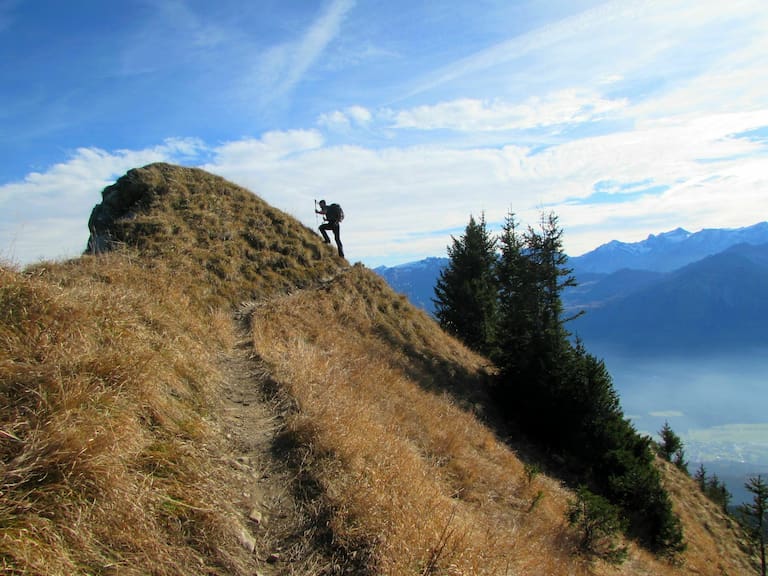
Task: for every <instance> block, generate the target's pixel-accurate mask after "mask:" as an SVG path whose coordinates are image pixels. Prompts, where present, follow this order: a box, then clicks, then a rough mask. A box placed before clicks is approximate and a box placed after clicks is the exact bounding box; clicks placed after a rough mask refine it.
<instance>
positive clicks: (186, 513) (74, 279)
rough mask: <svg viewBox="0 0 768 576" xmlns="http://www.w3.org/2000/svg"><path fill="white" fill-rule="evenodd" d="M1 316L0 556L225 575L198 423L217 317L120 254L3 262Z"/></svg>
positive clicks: (209, 386) (2, 561)
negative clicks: (48, 265) (15, 266)
mask: <svg viewBox="0 0 768 576" xmlns="http://www.w3.org/2000/svg"><path fill="white" fill-rule="evenodd" d="M54 268H55V267H54ZM57 275H61V279H62V281H60V282H58V281H56V280H54V279H53V277H55V276H57ZM148 294H152V297H148ZM0 315H1V317H0V320H1V322H0V341H2V342H3V350H2V355H0V406H1V407H2V408H0V422H2V425H1V427H0V436H1V437H0V450H1V452H0V454H1V455H2V469H0V471H1V472H2V487H1V488H0V490H2V494H1V498H0V519H1V521H0V527H1V532H0V566H2V567H3V569H4V570H5V571H6V572H8V573H28V574H76V573H80V571H81V570H85V571H89V568H88V567H91V569H95V568H97V567H98V569H99V570H100V571H101V573H120V574H132V573H135V574H146V573H148V572H147V570H148V567H152V573H155V574H185V573H199V570H200V568H201V566H203V565H205V564H206V563H210V562H213V564H214V565H218V566H221V567H226V568H227V570H231V571H232V572H231V573H237V562H236V561H235V560H233V558H235V557H236V556H237V553H238V551H237V550H236V549H235V548H234V547H233V546H232V545H231V543H230V538H229V537H228V535H227V534H225V533H224V531H225V530H224V528H223V527H226V526H227V524H228V522H227V521H226V519H225V517H226V516H227V514H228V513H229V512H228V509H229V508H231V507H230V506H228V505H227V503H226V501H221V500H219V496H218V495H219V494H220V493H221V491H220V490H218V489H217V486H216V485H215V484H214V483H213V478H212V477H211V474H210V473H209V472H210V471H211V465H210V463H209V460H210V459H211V454H210V453H209V452H210V450H212V449H214V448H213V447H215V444H216V441H215V438H213V439H212V429H211V427H210V426H209V425H208V423H207V420H208V418H209V416H210V415H211V414H212V413H213V412H214V411H215V410H216V402H215V393H214V391H215V389H216V382H217V378H218V377H219V376H218V374H217V371H216V370H217V369H216V362H215V360H216V358H215V356H214V355H215V354H216V351H217V350H219V349H221V347H222V346H226V345H227V344H228V342H229V340H228V338H230V336H229V332H228V331H229V330H231V323H230V320H229V317H228V315H227V316H224V315H222V314H220V313H211V314H208V315H201V314H199V313H197V312H193V308H192V307H191V304H190V300H189V299H188V298H187V297H186V296H185V295H184V294H182V293H181V292H180V291H179V290H178V289H177V288H176V284H175V282H174V277H173V276H172V275H169V274H159V273H158V270H157V269H154V270H144V269H142V268H141V267H139V266H136V265H135V264H133V263H131V262H130V260H126V259H124V258H122V257H120V256H114V257H113V256H109V257H104V258H102V259H98V260H94V259H86V260H84V261H83V262H81V265H80V266H79V267H78V268H77V269H76V268H75V267H74V266H72V265H67V266H63V267H61V268H59V269H58V270H57V271H56V272H48V273H42V272H38V273H36V274H21V273H17V272H13V271H9V270H0ZM235 541H236V540H235V539H234V538H231V542H235ZM216 549H219V550H220V551H219V552H216V553H214V554H211V550H216Z"/></svg>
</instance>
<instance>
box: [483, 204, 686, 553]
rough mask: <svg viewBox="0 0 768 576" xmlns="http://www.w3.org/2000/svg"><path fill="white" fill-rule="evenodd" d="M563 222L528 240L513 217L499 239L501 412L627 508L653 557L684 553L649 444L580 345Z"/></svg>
mask: <svg viewBox="0 0 768 576" xmlns="http://www.w3.org/2000/svg"><path fill="white" fill-rule="evenodd" d="M562 236H563V231H562V229H561V228H560V226H559V224H558V219H557V217H556V216H555V215H554V214H549V215H546V216H544V217H542V220H541V229H540V231H536V230H533V229H532V228H528V231H527V232H526V233H525V234H523V235H520V234H519V233H518V231H517V224H516V222H515V220H514V215H510V216H508V218H507V221H506V223H505V226H504V228H503V230H502V234H501V237H500V239H499V240H500V248H501V255H500V258H499V261H498V267H497V278H498V282H499V312H500V313H499V329H498V338H497V340H498V343H499V350H498V352H497V354H496V356H495V358H496V361H497V363H498V365H499V368H500V381H499V384H498V386H497V392H498V394H499V399H500V404H501V406H502V407H503V409H504V410H505V411H506V413H507V415H508V416H509V417H510V418H511V419H512V420H514V421H515V423H516V424H517V425H519V426H521V427H522V428H523V429H524V430H525V431H526V432H528V434H529V435H530V438H532V439H534V440H535V441H536V442H537V443H539V444H540V445H543V447H545V448H546V449H547V450H548V451H549V452H551V453H555V454H558V456H559V457H560V460H561V462H563V463H564V464H565V466H566V467H567V469H568V473H569V475H571V476H572V477H575V478H578V479H579V481H580V482H583V483H584V484H585V485H586V486H587V487H589V489H590V490H594V491H595V493H597V494H600V495H601V496H604V497H605V498H607V499H608V500H609V501H610V502H612V503H613V504H615V505H618V506H620V507H621V508H622V510H623V511H624V513H625V514H626V516H627V518H628V519H629V524H630V526H629V531H630V533H632V534H633V535H634V536H635V537H637V538H638V539H639V540H641V541H643V542H644V543H645V544H646V545H647V546H649V547H650V548H651V549H653V550H656V551H658V552H661V553H664V554H671V555H674V554H675V553H678V552H680V551H681V550H682V549H683V548H684V547H685V545H684V543H683V536H682V528H681V524H680V520H679V519H678V518H677V517H676V516H675V515H674V514H673V513H672V506H671V502H670V500H669V496H668V495H667V493H666V492H665V491H664V489H663V487H662V486H661V477H660V474H659V472H658V470H656V468H655V467H654V465H653V454H652V452H651V450H650V439H649V438H644V437H641V436H640V435H639V434H638V433H637V432H636V431H635V429H634V428H633V427H632V425H631V423H630V422H629V421H628V420H627V419H626V418H625V417H624V414H623V412H622V410H621V406H620V402H619V397H618V394H617V393H616V391H615V389H614V387H613V382H612V379H611V377H610V374H609V373H608V370H607V369H606V367H605V364H604V363H603V362H602V361H601V360H598V359H597V358H595V357H594V356H592V355H591V354H589V353H588V352H587V351H586V349H585V348H584V346H583V344H582V343H581V342H579V341H578V340H577V341H576V343H575V344H573V343H571V340H570V338H569V337H570V334H569V332H568V331H567V330H566V328H565V325H566V323H567V322H568V321H569V320H570V319H571V318H567V317H565V312H564V307H563V304H562V293H563V291H564V290H565V289H566V288H568V287H570V286H575V284H576V281H575V279H574V277H573V276H572V271H571V270H570V269H569V268H568V266H567V256H566V255H565V253H564V251H563V240H562Z"/></svg>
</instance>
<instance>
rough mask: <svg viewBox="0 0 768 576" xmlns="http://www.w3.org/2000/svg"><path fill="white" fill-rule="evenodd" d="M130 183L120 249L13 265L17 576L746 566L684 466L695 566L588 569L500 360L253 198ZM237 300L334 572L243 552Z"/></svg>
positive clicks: (8, 377)
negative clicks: (231, 367) (236, 452)
mask: <svg viewBox="0 0 768 576" xmlns="http://www.w3.org/2000/svg"><path fill="white" fill-rule="evenodd" d="M123 184H124V185H127V186H129V187H130V189H131V190H133V191H134V192H136V191H138V192H140V193H141V194H143V196H142V197H143V198H144V201H143V204H142V206H143V208H142V209H141V210H138V211H137V212H136V213H135V214H133V215H132V217H131V218H130V219H128V220H125V221H123V222H121V223H120V225H119V226H120V230H119V231H118V232H119V234H116V236H117V237H118V239H119V240H120V241H121V242H124V243H125V244H126V247H125V249H124V250H122V251H120V252H118V253H115V254H110V255H104V256H99V257H83V258H81V259H78V260H74V261H71V262H65V263H59V264H51V263H49V264H42V265H39V266H36V267H34V268H32V269H29V270H26V271H24V272H21V271H18V270H15V269H13V268H11V267H9V266H6V267H0V343H2V347H0V571H2V572H3V573H8V574H53V575H58V574H62V575H64V574H121V575H122V574H129V575H130V574H137V575H138V574H156V575H165V574H168V575H170V574H174V575H175V574H179V575H184V574H222V575H223V574H230V575H240V574H253V573H254V571H255V570H256V567H258V570H259V573H264V574H298V575H301V576H304V575H308V574H320V573H322V574H340V573H343V572H344V570H351V571H352V573H357V574H386V575H390V576H400V575H419V574H421V575H427V574H441V575H449V574H467V575H469V574H494V575H507V574H509V575H513V574H514V575H525V576H529V575H534V576H535V575H553V576H554V575H557V576H560V575H564V574H569V575H571V574H572V575H582V574H583V575H590V574H595V575H608V574H646V575H661V576H663V575H667V574H669V575H673V574H674V575H677V574H681V575H682V574H712V575H722V574H730V575H732V576H734V575H737V574H738V575H742V574H745V575H746V574H749V573H750V572H749V570H750V568H751V566H750V565H749V563H748V560H747V558H746V556H745V555H744V554H743V553H742V552H741V551H740V550H739V548H738V538H737V536H738V533H737V531H736V530H735V528H734V527H733V526H729V524H731V523H730V521H729V520H728V519H727V518H724V517H722V515H719V514H718V513H717V511H715V510H713V508H712V507H711V506H708V504H707V503H706V501H704V499H703V498H700V497H699V496H697V495H696V494H695V489H694V488H693V487H692V483H691V482H690V481H689V479H686V478H682V477H680V475H679V474H677V473H676V471H675V470H670V469H666V470H665V477H666V478H667V482H668V483H669V486H670V491H671V493H672V495H673V497H674V499H675V502H676V506H677V508H678V509H679V511H680V513H681V516H682V518H683V520H684V522H685V534H686V537H687V541H688V546H689V551H688V552H687V553H686V554H685V555H684V557H683V558H682V563H681V564H680V565H678V566H671V565H669V564H666V563H664V562H662V561H659V560H658V559H656V558H653V557H652V556H651V555H649V554H648V553H647V552H645V551H643V550H640V549H638V548H637V547H636V546H634V545H632V544H631V543H630V555H629V559H628V560H627V562H626V563H625V564H624V565H623V566H620V567H612V566H609V565H607V564H604V563H600V562H594V563H593V562H590V561H589V559H586V558H583V557H582V556H580V555H579V554H578V553H577V549H576V548H577V542H578V538H577V535H576V534H574V533H573V532H572V529H571V528H569V527H568V526H567V525H566V521H565V511H566V508H567V505H568V502H569V500H570V499H571V498H572V497H573V494H572V493H571V492H570V491H569V490H567V489H566V488H564V487H563V486H562V485H561V484H560V483H559V482H557V481H556V480H554V479H552V478H549V477H547V476H545V475H544V474H538V475H535V474H531V469H530V468H529V469H526V467H525V464H524V463H523V461H521V459H520V458H518V457H517V455H516V454H515V453H514V451H513V450H511V449H510V448H509V446H508V445H507V444H506V443H504V442H502V441H500V439H499V438H497V436H496V434H495V433H494V432H493V431H492V430H491V429H490V428H489V427H488V426H487V425H485V424H484V422H483V420H484V419H485V418H492V416H493V410H492V406H490V404H489V400H488V398H487V395H486V389H487V388H486V386H487V384H488V381H489V379H490V378H491V377H492V374H491V372H492V369H491V367H489V366H488V362H487V360H486V359H484V358H482V357H480V356H477V355H475V354H473V353H472V352H470V351H469V350H467V349H466V348H464V347H463V346H461V345H460V344H459V343H458V342H457V341H456V340H454V339H452V338H450V337H449V336H447V335H446V334H444V333H443V332H442V331H440V330H439V328H438V327H437V326H436V324H435V323H434V322H433V321H432V320H431V319H430V318H428V317H427V316H426V315H425V314H424V313H422V312H420V311H417V310H416V309H414V307H413V306H411V305H410V304H409V303H408V302H407V301H406V300H405V298H403V297H402V296H398V295H396V294H394V293H393V292H392V291H391V290H390V289H389V288H388V286H387V285H386V284H385V282H384V281H383V280H381V279H380V278H379V277H378V276H376V275H375V274H374V273H372V272H371V271H369V270H366V269H365V268H363V267H362V266H354V267H352V268H343V267H342V265H343V261H341V260H340V259H338V258H337V257H336V256H335V255H334V254H333V250H332V249H331V248H329V247H327V246H323V245H322V244H321V242H320V240H319V238H318V237H317V236H316V235H315V234H313V233H312V232H311V231H309V230H307V229H306V228H304V227H302V226H301V225H300V224H298V222H296V221H295V220H293V219H292V218H290V217H289V216H287V215H285V214H283V213H281V212H279V211H277V210H274V209H273V208H271V207H269V206H267V205H266V204H265V203H264V202H263V201H261V200H260V199H258V198H257V197H255V196H253V195H252V194H250V193H249V192H247V191H245V190H242V189H240V188H238V187H236V186H233V185H231V184H229V183H227V182H225V181H224V180H222V179H220V178H217V177H214V176H211V175H207V174H205V173H203V172H201V171H199V170H187V169H182V168H178V167H172V166H168V165H153V166H149V167H146V168H143V169H140V170H138V171H136V172H135V173H134V174H133V176H132V177H131V179H130V182H128V183H127V184H126V183H125V182H124V183H123ZM242 300H253V302H254V303H253V305H252V314H251V333H252V336H251V337H252V340H253V347H254V352H255V356H257V357H258V359H259V360H258V361H259V362H261V363H262V364H263V369H264V370H265V371H268V376H269V378H270V379H271V380H272V381H274V382H273V385H276V386H277V387H278V388H279V394H282V395H284V396H286V397H287V399H288V400H289V402H288V403H289V404H290V405H292V406H293V410H292V411H291V412H290V413H289V414H288V416H287V423H286V428H285V431H284V433H283V435H282V437H281V438H279V439H278V440H279V442H277V443H276V447H277V448H280V449H285V447H286V446H287V447H288V449H287V451H286V452H285V453H284V454H285V458H286V459H287V460H288V461H289V463H290V464H291V466H293V472H294V475H295V478H296V481H295V483H296V486H293V487H292V488H293V489H292V490H291V489H289V488H290V487H287V486H281V487H279V490H281V491H283V492H286V493H287V492H291V493H294V492H295V493H297V494H304V495H306V497H307V498H308V499H309V500H311V505H312V506H314V507H315V508H314V512H313V518H314V519H315V521H316V522H317V523H318V524H322V526H316V527H315V531H316V532H317V534H318V535H320V536H322V537H323V538H324V540H323V541H318V542H316V543H315V544H316V546H317V547H318V550H319V551H318V553H317V557H323V558H329V557H332V558H334V559H335V561H337V562H338V565H337V567H336V568H333V567H332V566H331V567H328V566H324V567H322V568H321V567H318V568H317V569H311V568H310V565H311V561H307V562H304V563H301V562H297V563H295V564H290V565H289V564H286V565H282V566H281V565H277V566H271V567H264V566H263V565H262V564H259V563H258V562H255V558H254V557H253V556H252V555H250V554H249V553H248V552H246V551H245V550H244V549H243V547H242V546H241V545H240V544H239V543H238V528H239V526H240V524H239V522H240V520H241V519H242V517H243V510H241V509H239V508H238V502H239V500H241V499H242V494H237V490H239V489H240V486H241V484H238V483H237V482H236V481H235V480H236V479H235V478H234V477H233V474H232V471H231V470H230V469H229V468H228V466H227V464H226V455H227V450H228V447H227V446H226V442H225V439H224V438H223V435H222V434H221V429H222V421H223V419H224V417H223V415H222V414H223V409H222V405H221V401H220V400H221V396H222V389H223V385H222V382H223V379H224V378H225V376H224V374H223V373H222V370H221V357H222V356H226V355H227V354H228V353H229V352H230V351H231V350H233V349H234V347H235V344H236V339H237V338H238V337H239V336H238V335H237V334H236V330H235V326H234V324H233V322H232V319H231V314H232V312H233V310H235V309H236V308H237V307H238V305H239V304H240V302H241V301H242ZM256 385H257V383H254V386H256ZM276 490H277V489H276ZM297 508H301V506H300V505H297ZM246 513H247V511H246ZM310 532H311V531H310ZM264 537H265V538H266V537H267V536H264ZM310 544H311V543H310ZM328 547H330V548H332V551H331V554H326V551H327V550H326V549H327V548H328ZM321 549H322V550H321ZM307 556H308V557H314V556H313V555H312V553H307ZM318 566H319V565H318ZM348 573H349V572H348Z"/></svg>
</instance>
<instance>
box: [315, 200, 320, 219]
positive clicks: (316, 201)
mask: <svg viewBox="0 0 768 576" xmlns="http://www.w3.org/2000/svg"><path fill="white" fill-rule="evenodd" d="M319 223H320V220H318V219H317V199H315V225H317V224H319Z"/></svg>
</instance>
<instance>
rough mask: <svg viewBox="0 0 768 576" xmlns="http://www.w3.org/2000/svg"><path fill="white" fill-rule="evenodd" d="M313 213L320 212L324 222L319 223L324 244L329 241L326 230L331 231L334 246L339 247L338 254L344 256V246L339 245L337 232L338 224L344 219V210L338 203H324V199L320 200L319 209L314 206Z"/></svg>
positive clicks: (339, 240)
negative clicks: (334, 242)
mask: <svg viewBox="0 0 768 576" xmlns="http://www.w3.org/2000/svg"><path fill="white" fill-rule="evenodd" d="M315 214H322V215H323V220H324V222H323V223H322V224H321V225H320V228H319V230H320V233H321V234H322V235H323V240H325V243H326V244H330V243H331V239H330V238H329V237H328V232H326V231H327V230H331V231H332V232H333V239H334V240H335V241H336V248H338V249H339V256H341V257H342V258H344V247H343V246H342V245H341V236H340V234H339V224H340V223H341V221H342V220H344V210H342V209H341V206H339V205H338V204H326V203H325V200H320V210H318V209H317V207H315Z"/></svg>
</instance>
